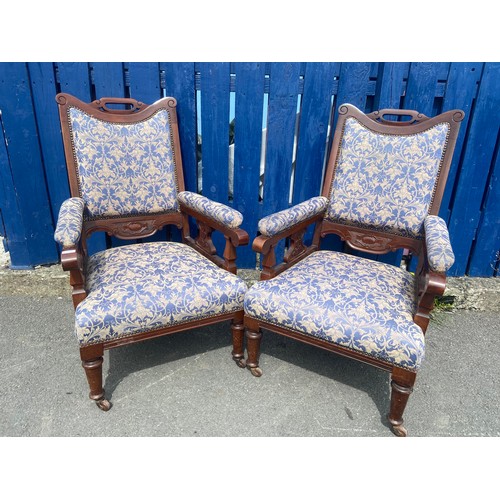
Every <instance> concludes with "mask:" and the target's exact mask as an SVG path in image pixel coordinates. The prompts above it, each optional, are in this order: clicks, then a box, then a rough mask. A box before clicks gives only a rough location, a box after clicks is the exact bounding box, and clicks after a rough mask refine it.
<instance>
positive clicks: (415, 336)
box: [245, 251, 424, 370]
mask: <svg viewBox="0 0 500 500" xmlns="http://www.w3.org/2000/svg"><path fill="white" fill-rule="evenodd" d="M414 286H415V283H414V277H413V276H412V275H411V274H410V273H408V272H407V271H404V270H402V269H399V268H397V267H394V266H391V265H388V264H384V263H382V262H375V261H371V260H368V259H363V258H361V257H355V256H352V255H347V254H342V253H337V252H331V251H318V252H314V253H313V254H311V255H309V256H308V257H306V258H305V259H304V260H302V261H300V262H299V263H298V264H296V265H295V266H292V267H291V268H290V269H288V270H286V271H284V272H283V273H281V274H279V275H278V276H277V277H275V278H273V279H270V280H267V281H260V282H258V283H256V284H255V285H254V286H252V287H251V288H250V290H249V291H248V292H247V294H246V296H245V314H247V315H248V316H250V317H253V318H256V319H259V320H261V321H265V322H268V323H272V324H275V325H278V326H281V327H284V328H287V329H291V330H294V331H296V332H300V333H303V334H305V335H311V336H313V337H318V338H320V339H323V340H326V341H328V342H332V343H334V344H338V345H340V346H342V347H346V348H348V349H352V350H354V351H358V352H361V353H364V354H366V355H368V356H373V357H375V358H378V359H380V360H383V361H387V362H389V363H391V364H393V365H397V366H401V367H404V368H407V369H410V370H416V369H417V368H418V367H419V366H420V363H421V361H422V358H423V355H424V336H423V333H422V330H421V329H420V327H418V326H417V325H416V324H415V323H414V322H413V319H412V318H413V313H414V308H415V304H414V297H415V293H414V290H415V289H414Z"/></svg>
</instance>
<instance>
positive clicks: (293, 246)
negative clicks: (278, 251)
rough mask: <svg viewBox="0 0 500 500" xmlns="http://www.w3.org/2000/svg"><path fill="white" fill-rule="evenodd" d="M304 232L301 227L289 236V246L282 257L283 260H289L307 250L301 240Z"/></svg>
mask: <svg viewBox="0 0 500 500" xmlns="http://www.w3.org/2000/svg"><path fill="white" fill-rule="evenodd" d="M305 232H306V230H305V229H302V230H300V231H297V232H296V233H294V234H292V235H291V236H290V246H289V247H288V250H287V252H286V254H285V256H284V258H283V260H284V261H285V262H290V261H291V260H293V259H294V258H295V257H298V256H299V255H300V254H302V253H304V252H305V251H306V250H307V247H306V246H305V245H304V241H303V238H304V234H305Z"/></svg>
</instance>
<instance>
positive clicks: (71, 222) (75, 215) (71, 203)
mask: <svg viewBox="0 0 500 500" xmlns="http://www.w3.org/2000/svg"><path fill="white" fill-rule="evenodd" d="M84 208H85V203H84V201H83V200H82V199H81V198H69V199H67V200H65V201H64V202H63V203H62V205H61V208H60V210H59V217H58V218H57V227H56V231H55V233H54V239H55V240H56V241H57V242H58V243H60V244H61V245H62V246H63V247H68V246H73V245H76V244H77V243H78V241H79V240H80V236H81V235H82V224H83V210H84Z"/></svg>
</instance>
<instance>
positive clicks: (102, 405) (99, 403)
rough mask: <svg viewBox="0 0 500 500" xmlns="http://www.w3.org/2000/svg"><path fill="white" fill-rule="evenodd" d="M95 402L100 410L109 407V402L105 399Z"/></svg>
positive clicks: (105, 409)
mask: <svg viewBox="0 0 500 500" xmlns="http://www.w3.org/2000/svg"><path fill="white" fill-rule="evenodd" d="M95 404H96V405H97V406H98V407H99V408H100V409H101V410H102V411H109V410H110V409H111V403H110V402H109V401H108V400H107V399H101V400H100V401H96V402H95Z"/></svg>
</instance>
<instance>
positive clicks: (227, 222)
mask: <svg viewBox="0 0 500 500" xmlns="http://www.w3.org/2000/svg"><path fill="white" fill-rule="evenodd" d="M178 200H179V203H180V204H181V206H183V205H184V206H186V207H188V208H191V209H192V210H194V211H196V212H198V213H199V214H201V215H204V216H205V217H208V218H210V219H213V220H215V221H217V222H219V223H220V224H223V225H224V226H227V227H229V228H231V229H236V228H238V227H239V226H240V225H241V223H242V222H243V215H241V213H240V212H238V211H237V210H234V209H233V208H231V207H228V206H226V205H223V204H222V203H217V202H216V201H212V200H209V199H208V198H206V197H205V196H201V195H199V194H196V193H191V192H190V191H182V192H181V193H179V194H178Z"/></svg>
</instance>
